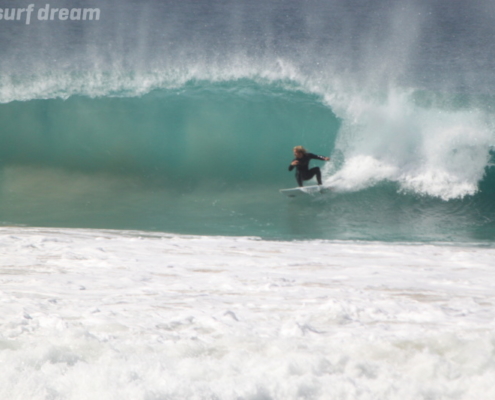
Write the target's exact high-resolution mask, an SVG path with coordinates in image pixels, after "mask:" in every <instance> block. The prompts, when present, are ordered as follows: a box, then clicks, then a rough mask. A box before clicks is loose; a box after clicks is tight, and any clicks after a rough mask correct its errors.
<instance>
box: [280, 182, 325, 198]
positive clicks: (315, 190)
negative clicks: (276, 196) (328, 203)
mask: <svg viewBox="0 0 495 400" xmlns="http://www.w3.org/2000/svg"><path fill="white" fill-rule="evenodd" d="M329 191H330V188H329V187H326V186H321V185H313V186H303V187H295V188H290V189H280V193H282V194H284V195H286V196H287V197H302V196H308V195H309V196H316V195H320V194H323V193H328V192H329Z"/></svg>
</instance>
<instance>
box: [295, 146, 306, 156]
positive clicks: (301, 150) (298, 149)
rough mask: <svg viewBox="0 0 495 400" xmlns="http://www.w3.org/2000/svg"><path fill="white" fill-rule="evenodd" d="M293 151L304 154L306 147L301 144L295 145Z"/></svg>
mask: <svg viewBox="0 0 495 400" xmlns="http://www.w3.org/2000/svg"><path fill="white" fill-rule="evenodd" d="M294 151H295V152H296V153H301V154H306V153H307V151H306V149H305V148H304V147H302V146H296V147H294Z"/></svg>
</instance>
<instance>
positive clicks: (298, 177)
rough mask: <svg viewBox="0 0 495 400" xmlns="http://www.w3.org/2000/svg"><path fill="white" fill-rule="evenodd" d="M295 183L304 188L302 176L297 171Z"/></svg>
mask: <svg viewBox="0 0 495 400" xmlns="http://www.w3.org/2000/svg"><path fill="white" fill-rule="evenodd" d="M296 181H297V184H298V185H299V186H300V187H303V186H304V185H303V176H302V173H300V172H299V171H297V172H296Z"/></svg>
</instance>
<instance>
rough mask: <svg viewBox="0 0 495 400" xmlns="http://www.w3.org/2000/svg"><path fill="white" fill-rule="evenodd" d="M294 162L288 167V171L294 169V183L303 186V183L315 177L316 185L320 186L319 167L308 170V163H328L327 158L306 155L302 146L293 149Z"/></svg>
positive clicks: (311, 154) (310, 154)
mask: <svg viewBox="0 0 495 400" xmlns="http://www.w3.org/2000/svg"><path fill="white" fill-rule="evenodd" d="M294 156H295V157H296V158H294V160H293V161H292V162H291V163H290V165H289V171H292V170H293V169H294V167H295V168H296V181H297V184H298V185H299V186H303V181H307V180H308V179H311V178H313V177H314V176H315V175H316V180H317V181H318V185H321V171H320V167H314V168H311V169H309V162H310V161H311V160H322V161H329V160H330V158H329V157H323V156H317V155H316V154H313V153H308V152H307V150H306V149H305V148H304V147H302V146H296V147H294Z"/></svg>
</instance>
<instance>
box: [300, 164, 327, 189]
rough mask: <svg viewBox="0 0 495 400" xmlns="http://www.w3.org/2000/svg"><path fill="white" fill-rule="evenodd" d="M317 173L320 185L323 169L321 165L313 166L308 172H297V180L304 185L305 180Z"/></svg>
mask: <svg viewBox="0 0 495 400" xmlns="http://www.w3.org/2000/svg"><path fill="white" fill-rule="evenodd" d="M315 175H316V180H317V181H318V185H321V171H320V167H314V168H311V169H310V170H309V171H308V172H306V173H302V172H299V171H298V172H296V180H297V184H298V185H299V186H303V181H307V180H309V179H311V178H313V177H314V176H315Z"/></svg>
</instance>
